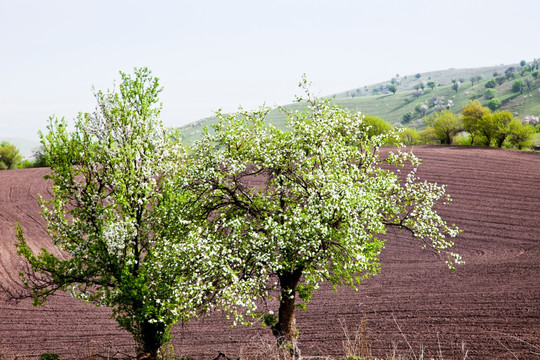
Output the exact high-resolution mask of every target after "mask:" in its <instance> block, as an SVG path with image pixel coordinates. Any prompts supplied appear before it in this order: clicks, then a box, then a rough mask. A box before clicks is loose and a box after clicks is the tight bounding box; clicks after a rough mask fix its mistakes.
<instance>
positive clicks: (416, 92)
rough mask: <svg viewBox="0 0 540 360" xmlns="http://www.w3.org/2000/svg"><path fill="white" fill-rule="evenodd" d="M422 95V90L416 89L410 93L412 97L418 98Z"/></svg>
mask: <svg viewBox="0 0 540 360" xmlns="http://www.w3.org/2000/svg"><path fill="white" fill-rule="evenodd" d="M422 95H424V92H423V91H422V90H416V91H415V92H413V93H412V96H413V97H414V98H419V97H420V96H422Z"/></svg>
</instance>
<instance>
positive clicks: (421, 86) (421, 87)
mask: <svg viewBox="0 0 540 360" xmlns="http://www.w3.org/2000/svg"><path fill="white" fill-rule="evenodd" d="M419 86H420V89H422V91H423V90H424V89H425V88H426V85H425V84H424V82H423V81H420V84H419Z"/></svg>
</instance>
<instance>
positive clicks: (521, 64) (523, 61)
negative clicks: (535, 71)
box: [519, 60, 527, 66]
mask: <svg viewBox="0 0 540 360" xmlns="http://www.w3.org/2000/svg"><path fill="white" fill-rule="evenodd" d="M526 64H527V62H526V61H525V60H521V61H520V62H519V65H520V66H525V65H526Z"/></svg>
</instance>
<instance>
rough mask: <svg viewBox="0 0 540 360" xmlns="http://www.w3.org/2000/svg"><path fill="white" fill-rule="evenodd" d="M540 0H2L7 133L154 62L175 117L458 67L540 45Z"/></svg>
mask: <svg viewBox="0 0 540 360" xmlns="http://www.w3.org/2000/svg"><path fill="white" fill-rule="evenodd" d="M538 14H540V1H538V0H513V1H508V0H452V1H450V0H446V1H438V0H425V1H424V0H370V1H368V0H356V1H354V0H350V1H347V0H323V1H317V0H299V1H295V0H288V1H285V0H273V1H257V0H246V1H235V0H227V1H225V0H207V1H203V0H199V1H195V0H194V1H184V0H179V1H173V0H170V1H164V0H163V1H160V0H157V1H156V0H154V1H138V0H136V1H134V0H130V1H120V0H93V1H90V0H78V1H74V0H69V1H68V0H66V1H59V0H47V1H43V0H35V1H28V0H0V71H1V79H0V139H1V138H6V137H18V138H29V139H34V138H37V131H38V130H40V129H41V130H43V129H44V128H45V126H46V124H47V120H48V118H49V116H50V115H53V114H54V115H57V116H59V117H62V116H65V117H66V118H68V119H71V118H73V117H75V116H76V114H77V112H78V111H83V112H89V111H92V110H93V108H94V104H95V102H94V99H93V95H92V90H91V89H92V86H95V87H96V89H107V88H111V87H112V86H113V83H114V82H115V81H118V79H119V74H118V71H120V70H121V71H124V72H131V71H132V69H133V67H135V66H137V67H141V66H147V67H149V68H150V69H151V70H152V72H153V74H154V75H155V76H157V77H159V78H160V79H161V84H162V85H163V86H164V92H163V93H162V95H161V100H162V101H163V106H164V109H163V112H162V119H163V120H164V122H165V123H166V124H167V125H168V126H181V125H184V124H186V123H189V122H192V121H195V120H198V119H200V118H203V117H207V116H211V115H212V114H213V111H215V110H217V109H219V108H222V109H224V110H225V111H233V110H235V109H236V108H237V107H238V106H239V105H243V106H244V107H246V108H254V107H256V106H259V105H261V104H263V103H266V104H268V105H275V104H286V103H290V102H291V101H292V100H293V98H294V94H296V93H298V91H297V90H298V89H297V84H298V82H299V80H300V77H301V75H302V74H303V73H306V74H307V76H308V79H309V80H311V81H312V82H313V90H314V91H315V93H317V94H319V95H329V94H332V93H334V92H341V91H345V90H348V89H352V88H356V87H360V86H364V85H370V84H373V83H377V82H380V81H385V80H389V79H390V78H392V77H393V76H395V74H396V73H399V74H400V75H408V74H415V73H417V72H426V71H433V70H443V69H448V68H451V67H454V68H466V67H479V66H490V65H498V64H512V63H516V62H519V61H520V60H522V59H523V60H527V61H531V60H533V59H534V58H535V57H540V46H539V45H538V44H539V42H538V36H539V34H540V20H539V17H538V16H539V15H538Z"/></svg>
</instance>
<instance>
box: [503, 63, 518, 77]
mask: <svg viewBox="0 0 540 360" xmlns="http://www.w3.org/2000/svg"><path fill="white" fill-rule="evenodd" d="M514 71H516V68H515V67H513V66H510V67H509V68H508V69H506V70H505V71H504V75H505V76H506V80H510V79H513V78H514Z"/></svg>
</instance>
